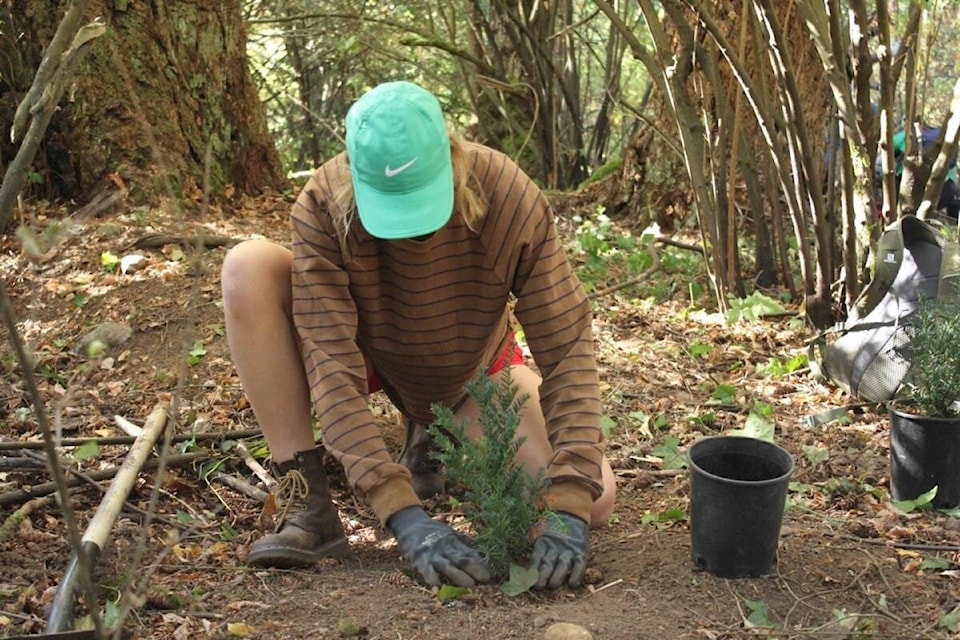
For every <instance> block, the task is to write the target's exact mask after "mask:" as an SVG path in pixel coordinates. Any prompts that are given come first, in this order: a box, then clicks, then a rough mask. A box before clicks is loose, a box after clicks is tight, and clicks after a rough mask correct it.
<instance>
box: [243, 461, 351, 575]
mask: <svg viewBox="0 0 960 640" xmlns="http://www.w3.org/2000/svg"><path fill="white" fill-rule="evenodd" d="M323 455H324V452H323V450H322V449H319V448H317V449H311V450H309V451H298V452H297V453H296V454H294V457H293V460H290V461H289V462H282V463H280V464H278V465H274V473H275V474H276V476H277V478H278V481H279V482H278V484H277V488H276V501H277V508H278V514H277V528H276V531H275V532H274V533H269V534H267V535H265V536H263V537H262V538H260V539H259V540H257V541H256V542H255V543H254V544H253V545H252V546H251V547H250V554H249V555H248V556H247V564H250V565H257V566H266V567H278V568H286V567H296V566H303V565H309V564H313V563H314V562H316V561H317V560H320V559H321V558H345V557H347V556H349V555H350V543H349V542H347V538H346V536H344V534H343V525H342V524H341V523H340V516H339V515H338V514H337V508H336V507H335V506H334V505H333V502H332V500H331V497H330V487H329V485H328V484H327V473H326V471H325V470H324V468H323Z"/></svg>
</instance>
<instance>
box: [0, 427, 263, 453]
mask: <svg viewBox="0 0 960 640" xmlns="http://www.w3.org/2000/svg"><path fill="white" fill-rule="evenodd" d="M259 435H260V430H259V429H245V430H243V431H209V432H201V433H179V434H177V435H174V436H173V437H172V439H171V442H187V441H189V440H196V441H197V442H202V441H208V440H227V439H231V438H237V439H240V438H253V437H255V436H259ZM134 440H135V438H134V437H133V436H111V437H109V438H64V439H63V440H61V441H60V446H62V447H79V446H82V445H85V444H88V443H90V442H96V443H97V444H98V445H101V446H103V445H108V444H133V441H134ZM17 449H43V442H41V441H40V440H27V441H25V442H15V441H6V442H0V451H16V450H17Z"/></svg>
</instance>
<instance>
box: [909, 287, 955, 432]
mask: <svg viewBox="0 0 960 640" xmlns="http://www.w3.org/2000/svg"><path fill="white" fill-rule="evenodd" d="M908 331H909V335H910V343H909V346H908V348H909V353H910V359H911V365H910V376H909V384H908V386H909V395H910V397H911V398H912V399H913V400H914V401H915V402H916V403H917V406H918V407H919V408H920V409H921V410H922V411H923V413H924V414H925V415H928V416H936V417H942V418H947V417H953V416H956V415H957V411H956V409H955V408H954V407H955V405H954V402H955V401H956V400H960V301H957V300H951V299H946V300H939V301H933V300H928V299H926V298H921V299H920V305H919V308H918V310H917V313H916V315H915V316H914V317H913V318H911V320H910V324H909V325H908Z"/></svg>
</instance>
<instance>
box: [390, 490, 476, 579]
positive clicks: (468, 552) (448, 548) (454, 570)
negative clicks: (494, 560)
mask: <svg viewBox="0 0 960 640" xmlns="http://www.w3.org/2000/svg"><path fill="white" fill-rule="evenodd" d="M387 527H388V528H389V529H390V531H391V532H393V535H394V536H395V537H396V539H397V547H399V549H400V555H402V556H403V558H404V559H405V560H406V561H407V562H409V563H410V565H411V566H413V568H414V569H416V570H417V573H418V574H420V577H421V578H422V579H423V581H424V582H426V583H427V584H428V585H431V586H440V585H441V584H452V585H456V586H458V587H473V586H475V585H477V584H478V583H482V582H487V581H489V580H490V569H489V568H488V567H487V565H486V563H485V562H484V561H483V557H482V556H481V555H480V552H479V551H477V550H476V549H474V548H473V545H472V542H471V540H470V538H468V537H467V536H465V535H463V534H462V533H459V532H457V531H455V530H454V529H453V528H451V527H450V526H448V525H446V524H443V523H442V522H438V521H436V520H434V519H433V518H431V517H430V516H428V515H427V513H426V511H424V510H423V509H422V508H421V507H407V508H406V509H401V510H400V511H398V512H397V513H395V514H393V515H392V516H390V519H389V520H388V521H387Z"/></svg>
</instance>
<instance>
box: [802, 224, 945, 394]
mask: <svg viewBox="0 0 960 640" xmlns="http://www.w3.org/2000/svg"><path fill="white" fill-rule="evenodd" d="M955 235H956V234H955V232H952V231H950V230H949V229H947V228H945V227H943V225H940V224H938V223H935V222H930V221H925V220H920V219H919V218H917V217H915V216H904V217H902V218H900V219H899V220H897V221H896V222H894V223H892V224H890V225H888V226H887V228H886V229H884V231H883V233H882V234H881V236H880V240H879V242H878V244H877V256H876V261H877V262H876V268H875V270H874V271H875V273H874V278H873V280H872V281H871V282H870V284H869V285H867V287H866V288H865V289H864V290H863V292H862V293H861V294H860V296H859V297H858V298H857V301H856V304H855V305H854V307H853V308H852V309H851V310H850V312H849V314H848V317H847V320H846V321H844V322H843V323H841V324H839V325H838V326H836V327H834V328H832V329H828V330H826V331H823V332H822V333H820V335H819V336H817V338H816V339H815V340H814V341H813V342H811V344H810V346H809V353H808V356H809V364H810V369H811V371H812V372H813V373H814V374H815V375H817V376H818V377H820V378H821V379H823V380H827V381H830V382H832V383H833V384H835V385H837V386H838V387H840V388H841V389H843V390H844V391H846V392H847V393H849V394H850V395H851V396H853V397H854V398H857V399H859V400H864V401H868V402H884V401H887V400H890V399H891V398H893V397H894V396H895V395H896V394H897V391H899V389H900V387H901V386H902V385H903V383H904V381H905V380H906V378H907V374H908V373H909V370H910V362H909V361H908V360H907V358H906V357H905V355H904V354H905V348H906V347H907V346H908V344H909V336H908V335H907V332H906V331H904V326H905V325H906V324H907V323H909V321H910V317H911V316H912V315H913V314H914V313H915V312H916V311H917V306H918V305H919V301H920V298H921V297H924V298H928V299H937V298H946V297H956V295H957V287H958V285H960V245H958V243H957V241H956V240H955V239H954V237H955Z"/></svg>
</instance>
